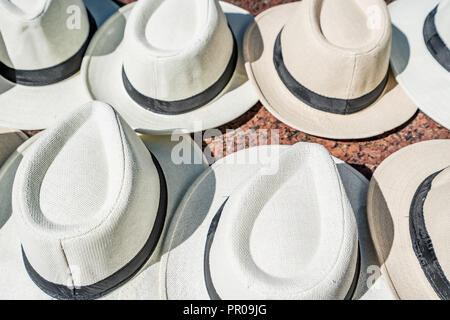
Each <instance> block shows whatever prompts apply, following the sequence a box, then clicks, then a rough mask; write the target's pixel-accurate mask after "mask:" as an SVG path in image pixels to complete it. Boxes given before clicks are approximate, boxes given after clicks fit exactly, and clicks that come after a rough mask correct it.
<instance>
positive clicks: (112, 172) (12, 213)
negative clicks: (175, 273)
mask: <svg viewBox="0 0 450 320" xmlns="http://www.w3.org/2000/svg"><path fill="white" fill-rule="evenodd" d="M181 137H182V138H183V140H182V141H181V142H180V143H181V144H182V145H184V146H186V147H187V148H188V149H189V150H191V155H194V156H196V157H199V158H197V159H202V161H200V162H201V163H200V164H179V165H177V164H175V162H174V161H172V157H171V156H172V153H173V150H174V147H175V146H176V145H179V143H178V142H174V141H171V138H170V137H168V136H157V137H154V136H153V137H150V136H147V137H142V140H141V139H140V138H139V137H138V135H136V133H135V132H134V131H133V130H132V129H131V128H130V127H129V126H128V124H127V123H126V122H125V121H123V120H122V118H121V117H120V116H119V115H118V114H117V113H116V112H115V111H114V110H113V109H112V108H111V107H109V106H108V105H106V104H104V103H101V102H90V103H88V104H86V105H84V106H83V107H81V108H79V109H77V110H75V111H74V112H73V113H72V114H71V115H70V116H68V117H67V118H65V119H62V120H60V121H58V123H57V124H56V125H55V126H52V127H51V128H49V129H47V130H45V131H44V132H42V133H40V134H39V135H38V136H37V137H34V138H33V139H30V140H29V141H28V142H26V143H25V144H23V145H22V146H21V147H20V148H19V149H18V150H17V151H16V152H15V153H14V155H12V156H11V157H10V158H9V160H8V161H7V162H6V163H5V164H4V166H3V167H2V168H1V170H0V197H1V198H0V222H1V224H0V248H2V249H1V250H2V258H1V259H0V270H2V272H1V275H0V287H1V288H2V289H1V290H0V298H2V299H16V298H18V299H51V298H57V299H94V298H101V297H104V298H107V299H149V298H154V297H157V296H158V287H159V285H158V277H157V276H158V272H157V270H158V268H157V265H158V260H159V255H160V244H161V242H162V240H161V239H162V237H163V235H164V233H165V230H166V226H167V224H168V221H169V220H170V218H171V216H172V213H173V212H174V211H175V209H176V207H177V204H178V202H179V201H180V200H181V199H182V196H183V195H184V193H185V192H186V190H187V188H188V187H189V186H190V184H191V183H192V181H194V180H195V178H196V177H197V176H198V175H199V174H200V173H201V172H203V170H204V169H205V168H206V167H207V165H206V164H204V161H203V158H202V152H201V149H200V148H199V147H197V146H196V145H195V144H194V142H193V141H192V139H191V138H190V137H189V136H181ZM192 150H193V151H192Z"/></svg>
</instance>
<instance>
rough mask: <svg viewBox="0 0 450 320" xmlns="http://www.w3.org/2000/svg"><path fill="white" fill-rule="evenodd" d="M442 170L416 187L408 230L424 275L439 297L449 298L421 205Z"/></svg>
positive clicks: (447, 285)
mask: <svg viewBox="0 0 450 320" xmlns="http://www.w3.org/2000/svg"><path fill="white" fill-rule="evenodd" d="M442 171H443V170H440V171H438V172H436V173H433V174H432V175H430V176H428V177H427V178H426V179H425V180H424V181H423V182H422V183H421V184H420V185H419V187H418V188H417V190H416V193H415V194H414V198H413V200H412V202H411V208H410V211H409V232H410V235H411V242H412V247H413V249H414V253H415V254H416V257H417V260H418V261H419V264H420V266H421V267H422V270H423V272H424V274H425V277H426V278H427V279H428V281H429V283H430V285H431V286H432V287H433V289H434V291H435V292H436V294H437V295H438V296H439V298H441V299H442V300H450V283H449V281H448V279H447V277H446V276H445V273H444V271H442V268H441V265H440V264H439V261H438V258H437V256H436V252H435V251H434V248H433V242H432V241H431V237H430V235H429V233H428V230H427V227H426V225H425V219H424V216H423V206H424V204H425V200H426V199H427V196H428V193H429V192H430V190H431V185H432V183H433V180H434V178H436V176H437V175H438V174H439V173H441V172H442Z"/></svg>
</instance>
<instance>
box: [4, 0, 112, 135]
mask: <svg viewBox="0 0 450 320" xmlns="http://www.w3.org/2000/svg"><path fill="white" fill-rule="evenodd" d="M117 8H118V6H117V5H116V4H115V3H114V2H112V1H111V0H83V1H82V0H0V125H2V126H6V127H11V128H19V129H30V130H31V129H45V128H47V127H48V126H50V125H51V124H52V123H53V122H54V121H55V120H56V119H57V118H58V117H60V116H62V115H63V114H64V113H66V112H70V111H71V110H72V109H74V108H75V107H77V106H79V105H80V104H82V103H85V102H87V101H89V100H90V99H89V96H88V95H86V94H85V93H84V91H83V89H82V88H83V87H82V85H81V81H80V78H79V72H78V71H79V69H80V66H81V61H82V59H83V55H84V52H85V51H86V48H87V45H88V43H89V41H90V39H91V38H92V36H93V34H94V32H95V30H96V29H97V26H99V25H101V24H102V23H103V21H105V19H107V18H108V17H109V16H110V15H111V14H112V13H113V12H115V11H116V10H117ZM61 101H65V104H64V108H61Z"/></svg>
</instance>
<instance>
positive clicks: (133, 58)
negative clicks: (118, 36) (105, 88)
mask: <svg viewBox="0 0 450 320" xmlns="http://www.w3.org/2000/svg"><path fill="white" fill-rule="evenodd" d="M232 51H233V36H232V33H231V31H230V29H229V27H228V24H227V19H226V17H225V14H224V13H223V11H222V9H221V7H220V5H219V2H218V1H217V0H207V1H205V0H185V1H177V0H164V1H162V0H157V1H154V0H150V1H149V0H143V1H139V2H138V3H136V4H135V7H134V8H133V10H132V13H131V14H130V17H129V18H128V21H127V26H126V29H125V53H124V61H123V66H124V71H125V73H126V75H127V78H128V79H129V81H130V83H131V84H132V85H133V87H135V89H136V90H137V91H139V92H140V93H142V94H143V95H146V96H148V97H151V98H154V99H158V100H164V101H177V100H182V99H186V98H190V97H192V96H194V95H196V94H199V93H201V92H203V91H205V90H206V89H207V88H209V87H210V86H211V85H212V84H214V83H215V82H216V81H217V80H218V79H219V78H220V76H221V75H222V74H223V72H224V70H225V69H226V67H227V65H228V62H229V60H230V57H231V55H232Z"/></svg>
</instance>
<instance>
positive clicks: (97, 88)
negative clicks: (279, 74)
mask: <svg viewBox="0 0 450 320" xmlns="http://www.w3.org/2000/svg"><path fill="white" fill-rule="evenodd" d="M252 21H253V17H252V16H251V15H250V13H249V12H247V11H246V10H244V9H241V8H239V7H236V6H234V5H232V4H229V3H225V2H219V1H217V0H201V1H200V0H184V1H178V0H164V1H162V0H140V1H139V2H137V3H132V4H129V5H126V6H125V7H123V8H121V9H120V11H119V12H118V13H117V14H115V15H114V16H113V17H111V18H110V20H109V21H108V22H107V23H105V25H104V26H103V27H102V28H101V29H100V30H99V31H98V32H97V34H96V36H95V37H94V39H93V40H92V42H91V44H90V46H89V48H88V50H87V53H86V59H85V61H84V62H83V65H82V77H83V81H84V83H85V85H86V88H87V90H88V91H89V93H90V94H91V96H92V98H93V99H96V100H102V101H105V102H108V103H110V104H111V105H113V106H114V108H116V110H117V111H118V112H119V113H120V114H121V115H122V116H123V117H124V119H125V120H126V121H127V122H128V123H129V124H130V125H131V127H132V128H134V129H135V130H137V131H139V132H144V133H157V134H160V133H168V132H171V131H172V130H173V129H185V130H187V131H189V132H193V131H201V130H204V129H208V128H212V127H217V126H219V125H222V124H224V123H226V122H229V121H231V120H233V119H235V118H237V117H238V116H240V115H242V114H243V113H244V112H245V111H247V110H248V109H249V108H250V107H251V106H253V105H254V104H255V103H256V102H257V101H258V96H257V94H256V92H255V90H254V89H253V87H252V85H251V83H250V82H249V80H248V78H247V74H246V72H245V67H244V61H243V56H242V40H243V36H244V33H245V30H246V29H247V26H248V25H249V24H250V23H251V22H252Z"/></svg>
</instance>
